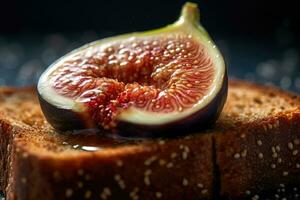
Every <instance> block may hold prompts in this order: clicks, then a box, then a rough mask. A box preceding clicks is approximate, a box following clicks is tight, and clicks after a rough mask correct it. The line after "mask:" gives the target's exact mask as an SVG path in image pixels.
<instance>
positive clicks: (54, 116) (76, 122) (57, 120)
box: [38, 93, 95, 131]
mask: <svg viewBox="0 0 300 200" xmlns="http://www.w3.org/2000/svg"><path fill="white" fill-rule="evenodd" d="M38 98H39V102H40V106H41V109H42V111H43V113H44V115H45V117H46V119H47V121H48V122H49V123H50V124H51V126H52V127H53V128H55V129H56V130H59V131H69V130H80V129H86V128H95V126H91V125H89V124H90V123H87V121H86V119H85V118H84V117H83V116H82V115H81V114H80V113H76V112H74V111H73V110H70V109H63V108H58V107H56V106H54V105H52V104H50V103H49V102H47V101H46V100H45V99H43V97H42V96H41V95H40V94H39V93H38ZM89 126H90V127H89Z"/></svg>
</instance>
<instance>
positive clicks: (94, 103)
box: [38, 3, 227, 137]
mask: <svg viewBox="0 0 300 200" xmlns="http://www.w3.org/2000/svg"><path fill="white" fill-rule="evenodd" d="M38 94H39V99H40V104H41V108H42V110H43V112H44V114H45V116H46V118H47V120H48V121H49V123H50V124H51V125H52V126H53V127H54V128H56V129H59V130H63V131H64V130H72V129H82V128H92V127H98V128H101V129H105V130H109V131H110V132H118V133H119V134H123V135H126V136H134V137H145V136H159V137H160V136H162V135H167V136H174V135H177V133H176V132H179V130H180V129H189V130H191V127H193V128H195V127H204V126H206V125H209V124H212V123H213V122H214V121H215V120H216V119H217V118H218V116H219V114H220V112H221V110H222V108H223V105H224V102H225V100H226V97H227V73H226V67H225V64H224V60H223V58H222V55H221V54H220V52H219V51H218V49H217V48H216V46H215V44H214V43H213V41H212V40H211V38H210V37H209V35H208V34H207V32H206V31H205V29H204V28H203V27H202V26H201V25H200V24H199V11H198V8H197V5H196V4H193V3H186V4H185V5H184V6H183V9H182V14H181V16H180V18H179V20H178V21H176V22H175V23H174V24H172V25H169V26H167V27H165V28H161V29H158V30H154V31H148V32H143V33H132V34H126V35H121V36H116V37H111V38H107V39H103V40H99V41H96V42H93V43H90V44H87V45H85V46H83V47H81V48H79V49H76V50H74V51H72V52H71V53H69V54H67V55H66V56H64V57H62V58H61V59H59V60H58V61H56V62H55V63H53V64H52V65H51V66H50V67H49V68H48V69H47V70H46V71H45V72H44V73H43V74H42V75H41V77H40V79H39V83H38ZM171 132H173V133H171ZM184 132H185V133H186V132H188V131H184Z"/></svg>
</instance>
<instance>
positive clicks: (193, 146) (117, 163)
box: [0, 81, 300, 200]
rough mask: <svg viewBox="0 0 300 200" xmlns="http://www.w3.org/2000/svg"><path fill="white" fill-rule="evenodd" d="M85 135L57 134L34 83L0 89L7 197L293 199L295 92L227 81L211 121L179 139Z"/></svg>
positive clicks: (298, 180) (298, 163) (299, 164)
mask: <svg viewBox="0 0 300 200" xmlns="http://www.w3.org/2000/svg"><path fill="white" fill-rule="evenodd" d="M90 132H92V131H89V134H87V135H82V134H79V135H78V134H71V135H70V133H69V134H59V133H57V132H56V131H55V130H53V129H52V128H51V127H50V125H49V124H48V123H47V122H46V121H45V118H44V117H43V114H42V113H41V110H40V107H39V104H38V100H37V98H36V94H35V92H34V90H33V89H1V90H0V136H1V137H0V148H1V151H0V159H1V162H0V170H1V186H2V190H3V191H4V193H5V195H6V198H7V199H8V200H11V199H18V200H19V199H45V200H46V199H143V200H147V199H175V200H176V199H213V198H214V199H220V198H221V197H222V198H224V199H258V198H259V199H262V198H264V197H265V198H269V199H274V197H275V198H277V197H278V198H287V199H293V198H296V197H297V195H298V190H300V188H299V187H298V188H297V185H300V152H299V153H298V151H300V148H299V147H300V144H299V141H300V98H299V97H298V96H296V95H294V94H291V93H287V92H284V91H282V90H279V89H276V88H272V87H264V86H258V85H255V84H249V83H245V82H242V81H231V82H230V84H229V94H228V100H227V103H226V105H225V108H224V110H223V112H222V114H221V117H220V119H219V120H218V121H217V123H216V125H215V127H214V128H212V129H209V130H206V131H203V132H202V133H195V134H193V135H189V136H186V137H181V138H173V139H153V140H139V141H136V140H133V141H127V140H123V139H120V138H119V139H117V140H116V139H112V138H105V137H100V136H95V134H94V133H90ZM94 150H97V151H94ZM290 190H291V191H290ZM270 195H271V196H270Z"/></svg>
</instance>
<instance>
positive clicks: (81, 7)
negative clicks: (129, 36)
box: [0, 0, 300, 92]
mask: <svg viewBox="0 0 300 200" xmlns="http://www.w3.org/2000/svg"><path fill="white" fill-rule="evenodd" d="M184 2H185V1H176V0H172V1H167V0H159V1H158V0H152V1H142V0H139V1H138V0H136V1H125V0H122V1H121V0H120V1H116V0H110V1H101V0H94V1H89V0H80V1H79V0H78V1H76V0H73V1H67V0H66V1H64V0H52V1H50V0H49V1H47V0H44V1H43V0H40V1H38V0H34V1H30V0H29V1H21V0H20V1H17V0H9V1H0V85H17V86H21V85H31V84H34V83H36V82H37V80H38V77H39V75H40V73H41V72H42V71H43V70H44V69H45V68H46V67H47V66H48V65H49V64H51V63H52V62H53V61H54V60H56V59H57V58H59V57H60V56H62V55H64V54H65V53H66V52H68V51H70V50H72V49H74V48H76V47H79V46H81V45H82V44H84V43H86V42H91V41H93V40H96V39H100V38H103V37H107V36H112V35H116V34H120V33H126V32H133V31H142V30H148V29H153V28H159V27H161V26H164V25H167V24H170V23H172V22H174V21H175V20H176V19H177V17H178V15H179V13H180V9H181V6H182V5H183V4H184ZM194 2H196V3H198V4H199V7H200V11H201V22H202V24H203V25H204V26H205V28H206V29H207V30H208V32H209V33H210V35H211V36H212V37H213V39H214V40H215V42H216V43H217V45H218V47H219V48H220V50H221V51H222V53H223V54H224V57H225V59H226V62H227V64H228V69H229V75H230V77H233V78H234V77H237V78H241V79H247V80H250V81H256V82H262V83H266V84H276V85H278V86H281V87H282V88H284V89H289V90H293V91H297V92H300V66H299V65H300V60H299V58H300V57H299V56H300V54H299V53H300V52H299V50H300V48H299V46H300V45H299V44H300V37H299V34H300V14H299V12H300V11H299V7H298V6H297V1H287V0H286V1H266V0H265V1H255V0H251V1H250V0H243V1H241V0H201V1H200V0H199V1H194Z"/></svg>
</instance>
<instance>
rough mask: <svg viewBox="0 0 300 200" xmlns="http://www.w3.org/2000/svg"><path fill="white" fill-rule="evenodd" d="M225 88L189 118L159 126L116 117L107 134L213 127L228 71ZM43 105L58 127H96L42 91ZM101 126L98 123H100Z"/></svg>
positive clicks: (136, 135) (169, 132)
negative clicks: (50, 100)
mask: <svg viewBox="0 0 300 200" xmlns="http://www.w3.org/2000/svg"><path fill="white" fill-rule="evenodd" d="M222 82H223V83H222V88H221V89H220V90H219V92H218V93H217V94H216V96H215V98H214V99H213V100H212V101H211V102H209V103H208V105H206V106H205V107H204V108H202V109H201V110H198V111H197V112H195V113H194V114H193V115H190V116H189V117H187V118H184V119H181V120H177V121H173V122H171V123H168V124H164V125H159V126H155V125H153V126H149V125H139V124H133V123H128V122H124V121H117V126H116V128H115V130H113V131H111V133H108V134H117V135H120V136H122V137H131V138H147V137H152V138H153V137H176V136H181V135H187V134H189V133H192V132H197V131H200V130H203V129H205V128H209V127H211V126H212V125H213V124H214V122H215V121H216V120H217V119H218V117H219V115H220V113H221V111H222V108H223V106H224V104H225V101H226V99H227V91H228V78H227V72H225V75H224V78H223V80H222ZM38 96H39V100H40V105H41V108H42V111H43V113H44V115H45V117H46V119H47V121H48V122H49V123H50V124H51V125H52V126H53V127H54V128H55V129H57V130H60V131H69V130H81V129H87V128H97V126H96V125H95V123H93V122H92V119H91V118H87V117H84V115H83V114H81V113H76V112H74V111H72V110H70V109H62V108H57V107H55V106H54V105H52V104H50V103H49V102H47V101H45V100H44V99H43V97H42V96H41V95H40V94H39V95H38ZM98 128H99V127H98Z"/></svg>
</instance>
